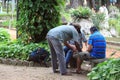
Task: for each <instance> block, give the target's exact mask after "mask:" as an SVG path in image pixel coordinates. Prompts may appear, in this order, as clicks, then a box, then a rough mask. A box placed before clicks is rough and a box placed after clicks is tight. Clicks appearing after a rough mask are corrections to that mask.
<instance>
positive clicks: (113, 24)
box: [108, 18, 120, 35]
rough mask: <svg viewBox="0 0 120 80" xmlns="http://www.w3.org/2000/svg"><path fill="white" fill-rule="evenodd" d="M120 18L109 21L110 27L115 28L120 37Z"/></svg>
mask: <svg viewBox="0 0 120 80" xmlns="http://www.w3.org/2000/svg"><path fill="white" fill-rule="evenodd" d="M119 20H120V18H113V19H109V21H108V22H109V26H110V27H114V28H115V29H116V30H117V32H118V33H119V35H120V22H119Z"/></svg>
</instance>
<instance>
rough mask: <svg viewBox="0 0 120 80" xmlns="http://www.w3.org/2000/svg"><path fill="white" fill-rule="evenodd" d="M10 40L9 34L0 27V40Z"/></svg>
mask: <svg viewBox="0 0 120 80" xmlns="http://www.w3.org/2000/svg"><path fill="white" fill-rule="evenodd" d="M6 41H10V34H9V33H8V31H7V30H6V29H4V28H0V42H6Z"/></svg>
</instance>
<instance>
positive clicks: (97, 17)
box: [91, 13, 105, 29]
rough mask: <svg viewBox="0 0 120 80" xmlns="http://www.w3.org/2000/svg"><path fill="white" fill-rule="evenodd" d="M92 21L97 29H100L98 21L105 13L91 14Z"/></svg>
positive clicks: (103, 17) (102, 18) (101, 19)
mask: <svg viewBox="0 0 120 80" xmlns="http://www.w3.org/2000/svg"><path fill="white" fill-rule="evenodd" d="M91 19H92V22H93V24H94V25H95V26H97V28H98V29H100V23H101V22H102V21H104V19H105V15H104V14H103V13H95V14H93V15H92V16H91Z"/></svg>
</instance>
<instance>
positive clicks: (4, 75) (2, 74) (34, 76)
mask: <svg viewBox="0 0 120 80" xmlns="http://www.w3.org/2000/svg"><path fill="white" fill-rule="evenodd" d="M8 32H9V33H10V34H11V38H12V39H15V38H16V31H15V30H8ZM108 46H109V45H108ZM109 47H110V46H109ZM113 47H114V46H112V47H111V48H107V57H110V54H111V53H112V52H114V51H117V50H116V49H114V48H113ZM119 53H120V51H117V53H116V54H115V55H114V56H113V57H115V58H117V57H119V56H120V55H119ZM83 68H85V67H84V66H83ZM86 69H87V70H89V69H90V66H86ZM71 71H72V70H71ZM0 79H1V80H87V76H86V74H72V76H60V74H59V73H58V74H53V73H52V69H51V67H49V68H44V67H25V66H12V65H4V64H0Z"/></svg>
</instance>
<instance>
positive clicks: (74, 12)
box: [70, 6, 91, 21]
mask: <svg viewBox="0 0 120 80" xmlns="http://www.w3.org/2000/svg"><path fill="white" fill-rule="evenodd" d="M70 13H71V16H72V17H73V19H74V21H79V20H80V19H81V18H85V19H86V18H89V17H90V15H91V10H90V8H88V7H81V6H80V7H78V8H77V9H71V10H70Z"/></svg>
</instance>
